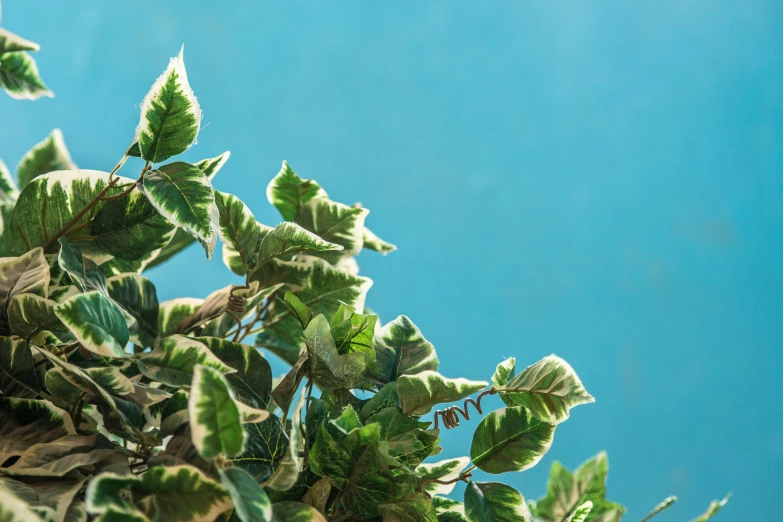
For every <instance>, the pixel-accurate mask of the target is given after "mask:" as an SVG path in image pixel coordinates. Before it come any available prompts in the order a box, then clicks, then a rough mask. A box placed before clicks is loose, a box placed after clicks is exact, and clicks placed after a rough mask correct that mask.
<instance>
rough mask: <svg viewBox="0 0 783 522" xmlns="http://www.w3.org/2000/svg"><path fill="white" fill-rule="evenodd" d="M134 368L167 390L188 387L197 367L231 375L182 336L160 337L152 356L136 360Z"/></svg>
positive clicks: (196, 344)
mask: <svg viewBox="0 0 783 522" xmlns="http://www.w3.org/2000/svg"><path fill="white" fill-rule="evenodd" d="M136 364H137V365H138V367H139V370H140V371H141V373H143V374H144V375H146V376H147V377H149V378H150V379H153V380H156V381H160V382H162V383H164V384H168V385H169V386H189V385H190V383H191V381H192V380H193V371H194V368H195V367H196V366H197V365H202V366H206V367H209V368H212V369H213V370H217V371H218V372H219V373H221V374H226V373H232V372H234V371H235V370H234V369H232V368H230V367H229V366H227V365H225V364H224V363H223V362H222V361H221V360H220V359H218V358H217V357H216V356H215V355H214V354H213V353H212V352H210V351H209V349H208V348H207V347H206V346H205V345H204V344H203V343H200V342H198V341H194V340H193V339H189V338H187V337H185V336H182V335H171V336H169V337H164V338H163V339H161V340H160V341H158V345H157V346H156V347H155V349H154V350H153V351H152V352H150V353H147V354H144V355H142V356H141V357H139V358H138V359H137V361H136Z"/></svg>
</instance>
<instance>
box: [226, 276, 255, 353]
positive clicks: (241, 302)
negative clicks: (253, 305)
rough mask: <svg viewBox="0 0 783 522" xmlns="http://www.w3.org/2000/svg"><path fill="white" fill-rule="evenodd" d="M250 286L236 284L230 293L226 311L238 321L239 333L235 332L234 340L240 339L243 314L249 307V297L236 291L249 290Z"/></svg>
mask: <svg viewBox="0 0 783 522" xmlns="http://www.w3.org/2000/svg"><path fill="white" fill-rule="evenodd" d="M248 288H249V287H247V286H235V287H233V288H231V291H230V292H229V294H228V302H227V303H226V313H228V315H230V316H231V317H232V318H233V319H234V321H236V322H237V333H236V334H234V342H237V340H238V339H239V333H240V331H241V330H242V316H244V315H245V310H246V309H247V298H246V297H243V296H241V295H236V294H235V293H234V292H236V291H237V290H247V289H248Z"/></svg>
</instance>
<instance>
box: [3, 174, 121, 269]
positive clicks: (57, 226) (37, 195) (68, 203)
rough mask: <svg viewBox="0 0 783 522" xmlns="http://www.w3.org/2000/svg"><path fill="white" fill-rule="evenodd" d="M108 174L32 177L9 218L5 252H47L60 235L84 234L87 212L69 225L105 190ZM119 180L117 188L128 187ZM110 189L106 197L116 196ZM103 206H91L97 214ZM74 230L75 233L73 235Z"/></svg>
mask: <svg viewBox="0 0 783 522" xmlns="http://www.w3.org/2000/svg"><path fill="white" fill-rule="evenodd" d="M108 178H109V175H108V173H105V172H99V171H96V170H68V171H56V172H50V173H49V174H44V175H41V176H38V177H36V178H35V179H33V180H32V181H31V182H30V183H28V184H27V186H26V187H24V189H23V190H22V192H21V193H20V194H19V199H18V200H17V202H16V206H15V207H14V211H13V214H12V215H11V231H12V232H11V234H10V236H9V238H8V239H9V242H8V249H9V250H10V252H11V253H13V254H15V255H19V254H22V253H24V252H27V251H28V250H30V249H31V248H35V247H37V246H44V247H46V248H47V251H53V249H51V247H53V246H55V245H57V241H56V239H57V238H59V237H62V235H64V231H65V229H66V225H67V226H68V227H69V228H68V230H69V232H68V233H67V234H65V235H66V237H67V236H72V235H79V234H82V235H83V234H84V232H83V229H84V227H86V226H87V223H88V221H89V219H90V217H91V213H90V212H88V213H86V214H84V215H82V216H81V217H79V218H78V219H76V221H74V222H73V223H72V220H73V219H74V218H76V217H77V216H78V215H79V213H80V212H81V210H82V209H83V208H84V207H85V206H87V205H88V204H90V202H91V201H92V200H93V198H94V197H95V196H97V195H98V193H99V192H101V190H103V189H104V188H105V187H106V182H107V180H108ZM130 182H131V180H129V179H127V178H122V177H120V178H119V181H118V184H120V185H122V184H125V183H130ZM121 190H122V189H119V188H111V189H109V190H108V191H107V192H106V195H112V194H116V193H118V192H120V191H121ZM102 204H103V202H99V203H98V204H96V205H95V207H93V208H94V210H95V211H99V210H100V208H101V206H102ZM73 230H75V231H73Z"/></svg>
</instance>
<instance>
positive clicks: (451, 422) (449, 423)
mask: <svg viewBox="0 0 783 522" xmlns="http://www.w3.org/2000/svg"><path fill="white" fill-rule="evenodd" d="M496 393H497V390H496V389H495V387H494V386H493V387H491V388H490V389H488V390H484V391H483V392H481V393H480V394H479V396H478V397H477V398H476V400H475V401H474V400H473V399H471V398H467V399H465V403H464V404H463V406H462V408H460V407H459V406H451V407H449V408H446V409H444V410H438V411H436V412H435V426H434V427H433V429H436V430H437V429H438V417H440V418H441V419H443V426H444V427H445V428H446V429H447V430H450V429H451V428H456V427H457V426H459V415H462V417H463V418H464V419H465V420H470V409H469V408H468V405H469V404H472V405H473V406H474V407H475V408H476V411H477V412H478V413H479V415H481V414H483V413H484V411H483V410H482V409H481V399H483V398H484V397H486V396H487V395H495V394H496ZM458 414H459V415H458Z"/></svg>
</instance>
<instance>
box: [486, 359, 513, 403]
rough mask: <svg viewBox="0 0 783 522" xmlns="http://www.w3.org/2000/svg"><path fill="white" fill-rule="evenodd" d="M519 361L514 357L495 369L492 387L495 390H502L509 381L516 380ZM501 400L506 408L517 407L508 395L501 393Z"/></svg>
mask: <svg viewBox="0 0 783 522" xmlns="http://www.w3.org/2000/svg"><path fill="white" fill-rule="evenodd" d="M516 367H517V360H516V359H515V358H514V357H509V358H508V359H506V360H505V361H503V362H501V363H500V364H498V365H497V367H496V368H495V373H493V374H492V386H494V387H495V389H498V388H502V387H503V386H505V385H506V384H508V381H510V380H511V379H513V378H514V376H515V375H516ZM500 398H501V400H503V402H504V403H505V404H506V406H516V403H515V402H514V401H513V400H512V399H511V397H509V396H508V394H505V393H501V394H500Z"/></svg>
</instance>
